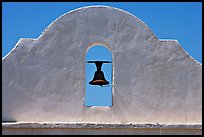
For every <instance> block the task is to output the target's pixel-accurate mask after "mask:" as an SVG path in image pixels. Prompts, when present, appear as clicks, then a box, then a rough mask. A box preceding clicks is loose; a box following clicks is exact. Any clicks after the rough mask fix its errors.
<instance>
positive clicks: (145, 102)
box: [2, 6, 202, 124]
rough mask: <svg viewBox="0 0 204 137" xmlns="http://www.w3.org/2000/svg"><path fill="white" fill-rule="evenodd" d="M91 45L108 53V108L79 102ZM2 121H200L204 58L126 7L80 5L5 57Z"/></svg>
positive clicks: (21, 41)
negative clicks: (110, 94) (110, 74)
mask: <svg viewBox="0 0 204 137" xmlns="http://www.w3.org/2000/svg"><path fill="white" fill-rule="evenodd" d="M94 44H102V45H104V46H106V47H108V48H109V49H110V51H111V53H112V59H113V106H112V107H86V106H84V101H85V98H84V97H85V62H84V61H85V59H84V58H85V53H86V50H87V48H88V47H90V46H93V45H94ZM2 121H18V122H19V121H20V122H82V123H112V124H114V123H119V124H128V123H182V124H185V123H202V65H201V64H200V63H198V62H197V61H195V60H194V59H193V58H191V57H190V56H189V55H188V54H187V53H186V52H185V51H184V50H183V49H182V47H181V46H180V45H179V43H178V41H176V40H159V39H158V38H157V37H156V36H155V35H154V34H153V32H152V31H151V30H150V28H148V26H146V25H145V24H144V23H143V22H142V21H141V20H139V19H138V18H137V17H135V16H133V15H131V14H129V13H127V12H125V11H122V10H120V9H116V8H113V7H106V6H92V7H84V8H80V9H77V10H74V11H71V12H69V13H67V14H64V15H62V16H61V17H59V18H58V19H56V20H55V21H54V22H53V23H51V24H50V25H49V26H48V27H47V28H46V29H45V31H44V32H43V33H42V34H41V36H40V37H39V38H37V39H26V38H22V39H20V40H19V42H18V43H17V44H16V46H15V47H14V49H13V50H12V51H11V52H10V53H9V54H8V55H7V56H6V57H4V58H3V59H2Z"/></svg>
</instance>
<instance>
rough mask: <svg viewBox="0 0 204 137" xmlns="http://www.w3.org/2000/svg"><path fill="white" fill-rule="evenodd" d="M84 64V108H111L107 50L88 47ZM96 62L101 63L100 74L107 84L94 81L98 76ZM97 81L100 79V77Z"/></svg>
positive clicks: (110, 61) (99, 47)
mask: <svg viewBox="0 0 204 137" xmlns="http://www.w3.org/2000/svg"><path fill="white" fill-rule="evenodd" d="M85 62H86V79H85V83H86V84H85V85H86V91H85V106H89V107H90V106H112V55H111V53H110V51H109V49H108V48H106V47H105V46H101V45H94V46H92V47H90V48H89V49H88V51H87V52H86V57H85ZM96 62H97V63H98V62H99V64H100V63H101V62H102V63H101V68H100V69H101V72H100V73H103V75H104V81H107V83H106V82H104V83H102V84H101V83H100V82H99V81H100V80H96V79H97V78H98V76H99V75H100V74H98V69H99V67H98V65H97V63H96ZM99 66H100V65H99ZM99 79H101V77H100V76H99ZM94 82H96V84H95V83H94ZM97 82H99V83H97ZM93 83H94V84H93Z"/></svg>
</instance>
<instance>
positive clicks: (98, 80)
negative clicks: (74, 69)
mask: <svg viewBox="0 0 204 137" xmlns="http://www.w3.org/2000/svg"><path fill="white" fill-rule="evenodd" d="M88 63H95V65H96V67H97V71H95V73H94V78H93V80H92V81H90V82H89V84H91V85H100V86H102V85H107V84H109V82H108V81H107V80H106V79H105V77H104V73H103V71H101V66H102V64H103V63H109V62H104V61H94V62H92V61H89V62H88Z"/></svg>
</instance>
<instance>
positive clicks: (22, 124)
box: [2, 122, 202, 130]
mask: <svg viewBox="0 0 204 137" xmlns="http://www.w3.org/2000/svg"><path fill="white" fill-rule="evenodd" d="M11 128H15V129H17V128H24V129H25V128H28V129H29V128H49V129H50V128H79V129H80V128H81V129H82V128H90V129H100V128H101V129H103V128H111V129H114V128H117V129H118V128H120V129H191V130H192V129H197V130H202V124H192V123H190V124H159V123H156V124H114V123H113V124H101V123H68V122H32V123H31V122H2V129H11Z"/></svg>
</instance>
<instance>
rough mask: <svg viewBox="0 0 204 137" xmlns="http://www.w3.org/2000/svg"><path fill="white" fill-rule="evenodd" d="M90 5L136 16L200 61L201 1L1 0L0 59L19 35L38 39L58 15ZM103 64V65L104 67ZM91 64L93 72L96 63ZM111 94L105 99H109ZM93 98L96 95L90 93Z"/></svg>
mask: <svg viewBox="0 0 204 137" xmlns="http://www.w3.org/2000/svg"><path fill="white" fill-rule="evenodd" d="M91 5H106V6H113V7H116V8H120V9H122V10H125V11H127V12H129V13H131V14H133V15H135V16H136V17H138V18H139V19H141V20H142V21H143V22H144V23H145V24H146V25H148V27H149V28H150V29H151V30H152V31H153V32H154V33H155V35H156V36H157V37H158V38H159V39H176V40H178V42H179V43H180V44H181V46H182V47H183V49H184V50H185V51H186V52H187V53H188V54H189V55H190V56H191V57H193V58H194V59H195V60H197V61H198V62H200V63H202V3H201V2H3V3H2V12H3V13H2V58H3V57H4V56H5V55H6V54H8V53H9V52H10V51H11V49H12V48H13V47H14V46H15V44H16V43H17V42H18V40H19V39H20V38H37V37H39V36H40V34H41V33H42V32H43V30H44V29H45V28H46V27H47V26H48V25H49V24H50V23H52V22H53V21H54V20H55V19H56V18H58V17H59V16H61V15H63V14H65V13H67V12H69V11H71V10H74V9H76V8H80V7H84V6H91ZM90 50H91V49H90ZM93 50H97V49H93ZM90 52H93V51H90ZM104 53H106V50H105V49H104ZM108 56H109V55H108ZM87 58H89V57H87ZM108 59H111V58H108ZM106 66H107V65H104V64H103V69H105V68H106ZM92 67H93V68H92V69H93V70H92V71H93V72H94V71H95V70H94V69H95V65H94V64H93V65H92ZM109 67H110V66H109ZM93 72H91V73H93ZM104 72H106V71H104ZM91 75H92V74H91ZM105 75H106V74H105ZM110 75H111V74H110ZM107 77H109V72H107ZM91 79H92V78H91ZM100 88H101V87H100ZM103 89H104V88H103ZM106 89H108V87H106ZM94 90H96V89H94ZM110 95H111V94H109V95H108V97H104V98H109V97H110ZM92 97H93V98H95V96H93V95H92ZM110 101H111V99H109V101H107V100H104V102H105V103H106V102H110ZM102 104H103V103H102ZM109 104H110V103H109Z"/></svg>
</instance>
